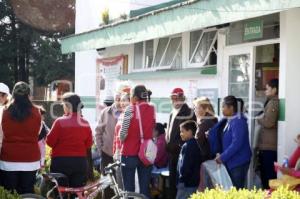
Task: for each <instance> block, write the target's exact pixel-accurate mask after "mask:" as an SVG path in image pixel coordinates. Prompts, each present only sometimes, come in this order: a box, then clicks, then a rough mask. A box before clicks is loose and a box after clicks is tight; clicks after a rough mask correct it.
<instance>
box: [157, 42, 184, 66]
mask: <svg viewBox="0 0 300 199" xmlns="http://www.w3.org/2000/svg"><path fill="white" fill-rule="evenodd" d="M180 43H181V37H175V38H172V39H170V43H169V45H168V48H167V51H166V53H165V56H164V58H163V60H162V64H161V65H162V66H170V65H171V64H172V63H173V60H174V58H175V56H176V52H177V50H178V48H179V47H180Z"/></svg>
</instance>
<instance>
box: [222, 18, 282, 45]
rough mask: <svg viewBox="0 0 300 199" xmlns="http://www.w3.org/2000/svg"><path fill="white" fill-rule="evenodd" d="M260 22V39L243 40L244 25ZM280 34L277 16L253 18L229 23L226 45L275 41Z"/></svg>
mask: <svg viewBox="0 0 300 199" xmlns="http://www.w3.org/2000/svg"><path fill="white" fill-rule="evenodd" d="M253 20H260V21H262V23H263V24H262V37H261V38H256V39H251V40H245V38H244V31H245V24H246V23H247V22H249V21H253ZM279 33H280V19H279V14H278V13H276V14H271V15H266V16H263V17H258V18H253V19H250V20H245V21H238V22H234V23H231V24H230V26H229V31H228V33H227V35H226V45H236V44H242V43H247V42H254V41H261V40H267V39H276V38H279Z"/></svg>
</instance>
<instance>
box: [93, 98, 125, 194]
mask: <svg viewBox="0 0 300 199" xmlns="http://www.w3.org/2000/svg"><path fill="white" fill-rule="evenodd" d="M104 103H105V104H106V105H110V104H111V105H110V106H107V107H105V108H104V109H103V110H102V111H101V113H100V116H99V121H98V125H97V127H96V134H95V141H96V146H97V149H98V152H99V153H100V156H101V164H100V171H101V173H102V174H103V175H104V168H105V167H106V166H107V165H108V164H110V163H113V139H114V132H115V126H116V124H117V121H118V117H119V115H120V114H121V112H122V109H121V104H120V94H116V95H115V97H114V98H112V97H106V99H105V100H104ZM113 196H114V192H113V190H112V189H105V190H104V193H103V195H102V198H103V199H109V198H112V197H113Z"/></svg>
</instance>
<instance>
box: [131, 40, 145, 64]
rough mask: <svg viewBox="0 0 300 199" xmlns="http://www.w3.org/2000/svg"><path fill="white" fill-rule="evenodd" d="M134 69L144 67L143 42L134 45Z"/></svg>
mask: <svg viewBox="0 0 300 199" xmlns="http://www.w3.org/2000/svg"><path fill="white" fill-rule="evenodd" d="M133 67H134V69H141V68H142V67H143V42H139V43H136V44H134V66H133Z"/></svg>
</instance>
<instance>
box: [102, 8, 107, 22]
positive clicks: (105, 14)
mask: <svg viewBox="0 0 300 199" xmlns="http://www.w3.org/2000/svg"><path fill="white" fill-rule="evenodd" d="M102 21H103V23H104V24H108V23H109V10H108V9H105V10H104V11H103V12H102Z"/></svg>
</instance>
